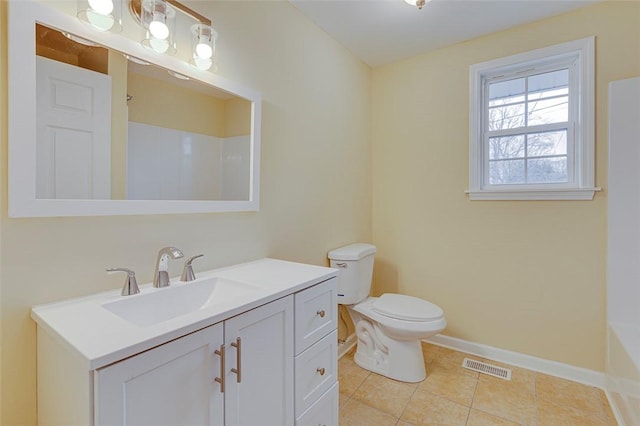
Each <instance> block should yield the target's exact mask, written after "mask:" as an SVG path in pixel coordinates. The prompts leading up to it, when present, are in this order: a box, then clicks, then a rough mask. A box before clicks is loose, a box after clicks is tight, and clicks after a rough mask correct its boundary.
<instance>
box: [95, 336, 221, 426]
mask: <svg viewBox="0 0 640 426" xmlns="http://www.w3.org/2000/svg"><path fill="white" fill-rule="evenodd" d="M222 343H223V326H222V324H216V325H213V326H211V327H208V328H205V329H203V330H200V331H197V332H195V333H192V334H189V335H187V336H184V337H181V338H179V339H176V340H173V341H171V342H169V343H166V344H164V345H162V346H159V347H157V348H154V349H150V350H148V351H146V352H143V353H141V354H139V355H136V356H133V357H131V358H128V359H125V360H124V361H120V362H118V363H115V364H112V365H110V366H108V367H105V368H102V369H100V370H97V371H96V372H94V379H95V380H94V383H95V385H94V386H95V387H94V389H95V395H94V401H95V419H96V421H95V423H96V425H132V426H133V425H136V426H141V425H154V426H159V425H167V426H175V425H185V426H186V425H198V426H201V425H222V424H223V422H224V411H223V410H224V397H223V394H222V393H221V392H220V385H219V384H218V383H217V382H216V381H215V378H216V377H220V359H219V356H218V355H217V354H216V353H215V351H216V350H219V349H220V345H222Z"/></svg>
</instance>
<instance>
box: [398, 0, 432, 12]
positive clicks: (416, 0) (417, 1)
mask: <svg viewBox="0 0 640 426" xmlns="http://www.w3.org/2000/svg"><path fill="white" fill-rule="evenodd" d="M404 1H405V3H407V4H410V5H411V6H417V7H418V10H422V7H423V6H424V5H425V4H427V1H429V0H404Z"/></svg>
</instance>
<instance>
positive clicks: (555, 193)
mask: <svg viewBox="0 0 640 426" xmlns="http://www.w3.org/2000/svg"><path fill="white" fill-rule="evenodd" d="M600 191H602V188H571V189H568V188H567V189H565V188H562V189H519V190H513V191H510V190H475V191H469V190H467V191H465V194H467V195H469V200H472V201H476V200H480V201H482V200H485V201H490V200H513V201H521V200H582V201H589V200H593V197H594V196H595V193H596V192H600Z"/></svg>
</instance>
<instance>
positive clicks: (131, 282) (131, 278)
mask: <svg viewBox="0 0 640 426" xmlns="http://www.w3.org/2000/svg"><path fill="white" fill-rule="evenodd" d="M106 271H107V273H108V274H115V273H116V272H126V273H127V278H125V280H124V286H123V287H122V291H121V292H120V294H121V295H123V296H130V295H132V294H138V293H140V289H139V288H138V281H136V273H135V272H133V271H132V270H131V269H127V268H107V269H106Z"/></svg>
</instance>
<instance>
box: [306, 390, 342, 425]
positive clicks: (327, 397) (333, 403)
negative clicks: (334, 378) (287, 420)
mask: <svg viewBox="0 0 640 426" xmlns="http://www.w3.org/2000/svg"><path fill="white" fill-rule="evenodd" d="M339 395H340V394H339V393H338V383H336V384H334V385H333V386H332V387H331V389H329V390H328V391H326V392H325V394H324V395H322V396H321V397H320V399H318V400H317V401H316V402H315V404H313V405H312V406H311V407H310V408H309V409H308V410H307V411H305V412H304V414H302V415H301V416H300V417H298V418H297V419H296V426H338V409H339V404H340V396H339Z"/></svg>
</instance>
